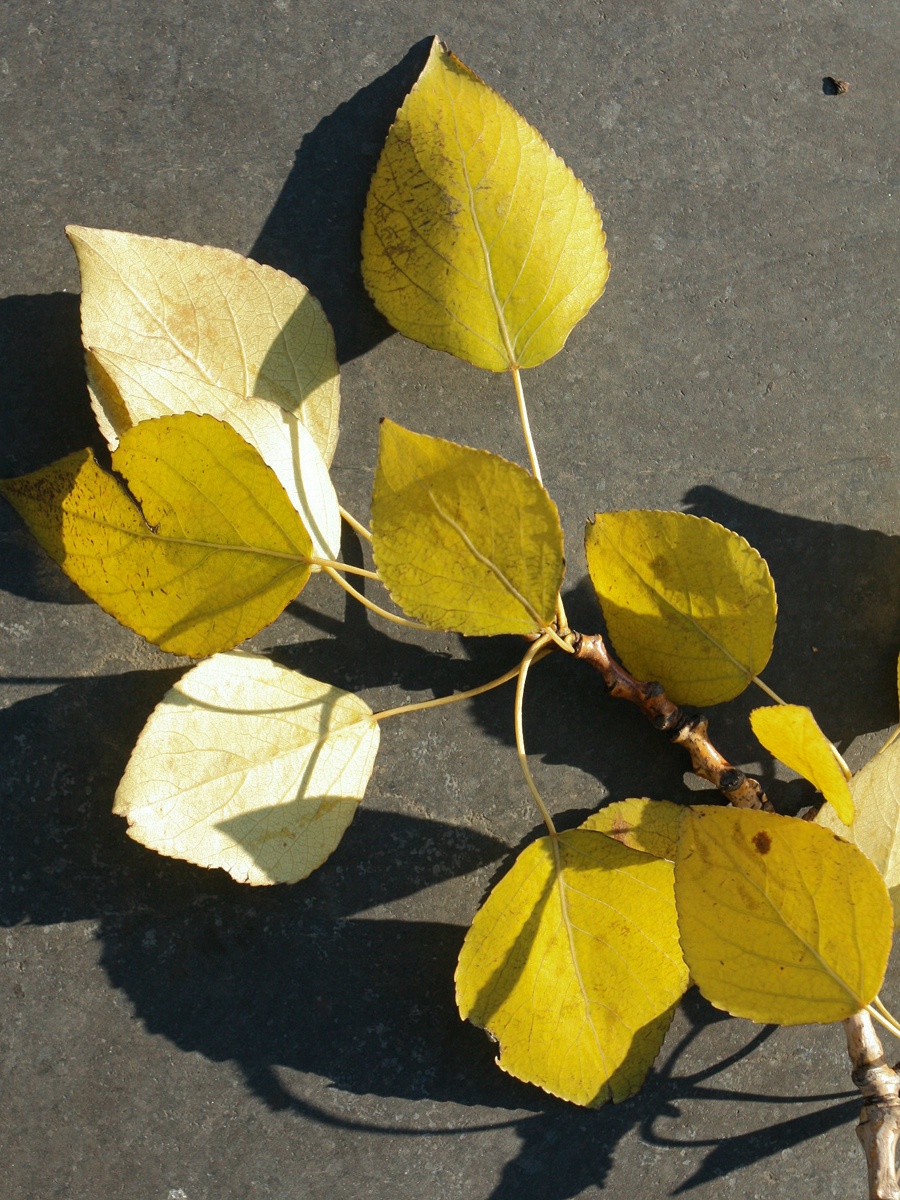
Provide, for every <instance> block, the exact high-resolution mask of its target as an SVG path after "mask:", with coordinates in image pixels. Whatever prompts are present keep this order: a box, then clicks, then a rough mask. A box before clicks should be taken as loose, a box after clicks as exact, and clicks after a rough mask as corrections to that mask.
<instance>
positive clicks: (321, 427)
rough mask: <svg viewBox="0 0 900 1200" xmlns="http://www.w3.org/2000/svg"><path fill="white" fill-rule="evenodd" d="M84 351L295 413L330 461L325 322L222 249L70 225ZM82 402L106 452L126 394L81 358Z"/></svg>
mask: <svg viewBox="0 0 900 1200" xmlns="http://www.w3.org/2000/svg"><path fill="white" fill-rule="evenodd" d="M66 232H67V233H68V236H69V240H70V241H71V243H72V245H73V246H74V248H75V253H76V254H77V256H78V266H79V267H80V269H81V292H82V295H81V332H82V341H83V342H84V345H85V347H86V349H88V350H106V351H109V352H111V353H114V354H122V355H126V356H128V357H130V358H132V359H136V360H138V361H140V362H142V363H143V364H144V370H145V372H149V370H150V369H151V368H153V367H160V368H166V369H168V370H170V371H176V372H181V373H182V374H184V375H185V376H186V377H187V378H188V379H190V378H192V379H194V380H197V381H198V382H199V383H201V384H204V383H205V384H211V385H213V386H219V387H223V388H226V389H227V390H228V391H230V392H234V393H236V394H237V395H239V396H258V397H261V398H263V399H266V400H273V401H275V403H276V404H279V405H281V407H282V408H285V409H287V410H288V411H289V412H294V413H296V414H297V415H298V416H299V417H300V420H301V421H303V423H304V424H305V425H306V427H307V429H308V430H309V432H310V433H311V434H312V436H313V439H314V440H315V442H316V445H317V446H318V447H319V450H320V452H321V454H322V457H323V458H324V459H325V461H326V463H330V462H331V459H332V457H333V455H334V448H335V445H336V443H337V436H338V408H339V405H340V397H339V391H338V366H337V359H336V358H335V354H334V336H333V334H332V332H331V326H330V325H329V324H328V321H327V320H326V319H325V315H324V313H323V312H322V309H321V307H320V305H319V303H318V301H317V300H315V299H314V298H313V297H312V296H311V295H310V294H309V292H308V291H307V289H306V288H305V287H304V286H303V284H302V283H298V282H297V280H296V279H291V277H290V276H289V275H285V274H283V272H281V271H276V270H274V269H273V268H272V267H264V266H261V265H260V264H259V263H255V262H252V261H251V260H250V259H248V258H243V257H242V256H241V255H240V254H235V253H234V252H233V251H231V250H219V249H216V248H215V247H212V246H194V245H191V244H190V243H189V242H176V241H172V240H170V239H169V238H153V237H140V236H138V235H137V234H133V233H117V232H114V231H113V230H107V229H86V228H83V227H81V226H78V225H70V226H69V228H68V229H67V230H66ZM87 366H88V382H89V385H90V388H91V403H92V405H93V407H94V412H95V415H96V417H97V420H98V422H99V425H100V429H101V431H102V433H103V436H104V437H105V438H106V439H107V441H108V442H109V443H110V445H111V446H114V445H115V443H116V439H117V438H118V436H119V435H120V434H122V433H124V431H125V430H126V429H128V428H129V427H130V426H131V425H133V424H134V418H133V417H132V416H131V414H130V398H129V396H128V395H127V393H126V394H122V393H119V392H118V391H117V389H116V388H115V387H113V388H110V387H109V383H108V380H107V379H106V377H105V373H104V371H103V368H102V364H100V365H99V366H98V363H97V360H96V359H92V358H91V357H90V356H89V357H88V362H87Z"/></svg>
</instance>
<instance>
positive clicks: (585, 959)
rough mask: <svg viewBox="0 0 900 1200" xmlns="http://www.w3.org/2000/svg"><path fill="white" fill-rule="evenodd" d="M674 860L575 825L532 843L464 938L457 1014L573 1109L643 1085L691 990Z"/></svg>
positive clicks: (514, 1067) (513, 1069) (520, 1073)
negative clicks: (677, 1010) (677, 912)
mask: <svg viewBox="0 0 900 1200" xmlns="http://www.w3.org/2000/svg"><path fill="white" fill-rule="evenodd" d="M672 876H673V868H672V864H671V863H667V862H662V861H661V860H660V859H656V858H651V857H650V856H649V855H646V854H640V853H638V852H637V851H635V850H630V849H628V848H627V847H626V846H621V845H619V843H618V842H615V841H613V840H612V839H611V838H608V837H604V836H602V835H600V834H597V833H593V832H590V831H588V830H583V829H581V830H574V831H572V832H569V833H563V834H560V835H559V836H558V837H557V838H549V837H545V838H541V839H540V840H539V841H537V842H533V843H532V844H531V845H530V846H528V847H527V849H525V850H524V851H523V852H522V854H520V855H519V858H518V859H517V860H516V863H515V865H514V866H513V868H512V870H511V871H510V872H509V874H507V875H506V876H505V877H504V878H503V879H502V880H501V881H500V883H498V884H497V886H496V887H495V888H494V890H493V891H492V892H491V894H490V896H489V897H488V899H487V901H486V902H485V904H484V905H483V907H482V908H481V910H480V912H479V913H478V914H477V916H476V917H475V920H474V922H473V924H472V928H471V929H470V930H469V932H468V934H467V935H466V939H465V942H464V943H463V948H462V952H461V953H460V958H459V965H458V967H457V971H456V998H457V1004H458V1006H459V1011H460V1013H461V1014H462V1016H463V1017H464V1018H466V1017H467V1018H468V1019H469V1020H471V1021H473V1022H474V1023H475V1024H476V1025H479V1026H481V1027H482V1028H484V1029H487V1030H488V1031H489V1032H490V1033H492V1034H493V1035H494V1037H495V1038H497V1040H498V1041H499V1043H500V1057H499V1059H498V1060H497V1061H498V1063H499V1065H500V1066H501V1067H502V1068H503V1069H504V1070H505V1071H508V1072H509V1073H510V1074H511V1075H514V1076H515V1077H516V1078H517V1079H522V1080H524V1081H525V1082H527V1083H535V1084H537V1085H538V1086H539V1087H542V1088H544V1090H545V1091H548V1092H550V1093H552V1094H553V1095H554V1096H561V1097H562V1098H563V1099H564V1100H570V1101H572V1102H573V1103H575V1104H582V1105H588V1106H596V1105H600V1104H602V1103H604V1102H605V1101H606V1100H609V1099H612V1100H624V1099H625V1098H626V1097H627V1096H630V1095H632V1094H633V1093H634V1092H636V1091H637V1090H638V1088H639V1087H640V1086H641V1083H642V1082H643V1080H644V1077H645V1075H646V1073H647V1071H648V1070H649V1069H650V1066H651V1065H652V1063H653V1060H654V1059H655V1057H656V1055H657V1053H658V1052H659V1048H660V1046H661V1045H662V1040H663V1038H664V1037H665V1033H666V1029H667V1028H668V1026H669V1022H670V1021H671V1018H672V1013H673V1011H674V1006H675V1005H676V1004H677V1002H678V1000H679V999H680V997H681V995H682V994H683V992H684V991H685V989H686V987H687V981H688V976H687V969H686V967H685V965H684V962H683V960H682V957H681V952H680V950H679V946H678V933H677V925H676V920H675V908H674V903H673V896H672V887H673V883H672Z"/></svg>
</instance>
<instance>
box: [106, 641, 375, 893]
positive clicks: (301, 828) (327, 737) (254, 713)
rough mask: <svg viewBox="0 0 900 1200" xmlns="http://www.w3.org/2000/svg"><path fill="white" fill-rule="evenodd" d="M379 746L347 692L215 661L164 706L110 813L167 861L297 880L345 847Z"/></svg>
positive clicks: (281, 670) (261, 666) (221, 658)
mask: <svg viewBox="0 0 900 1200" xmlns="http://www.w3.org/2000/svg"><path fill="white" fill-rule="evenodd" d="M378 739H379V730H378V722H377V721H375V720H374V719H373V718H372V713H371V710H370V709H369V708H368V707H367V705H365V704H364V703H363V702H362V700H360V699H359V698H358V697H357V696H354V695H352V694H351V693H350V692H343V691H341V690H340V688H336V687H331V686H330V685H329V684H326V683H319V681H318V680H316V679H309V678H307V677H306V676H304V675H300V674H299V673H298V672H296V671H289V670H287V668H285V667H281V666H278V665H277V664H275V663H273V662H271V661H270V660H269V659H266V658H258V657H256V656H255V655H250V654H242V653H240V652H239V651H238V652H234V653H232V654H217V655H215V656H214V657H213V658H209V659H207V660H206V661H205V662H202V663H200V664H199V665H198V666H196V667H194V668H193V670H191V671H189V672H188V673H187V674H186V675H185V676H184V677H183V678H182V679H181V680H179V682H178V683H177V684H176V685H175V686H174V687H173V688H172V689H171V690H170V691H169V692H167V693H166V695H165V696H164V697H163V699H162V702H161V703H160V704H159V705H157V707H156V709H155V710H154V712H153V714H152V715H151V717H150V720H149V721H148V722H147V724H146V726H145V727H144V730H143V732H142V734H141V736H140V738H139V739H138V743H137V745H136V746H135V748H134V751H133V752H132V755H131V759H130V760H129V763H128V766H127V768H126V770H125V775H124V776H123V778H122V782H121V783H120V784H119V788H118V791H117V792H116V801H115V807H114V810H113V811H114V812H116V813H117V814H118V815H119V816H122V817H127V818H128V823H129V829H128V833H129V836H131V837H133V838H134V839H135V841H137V842H140V843H141V844H142V845H144V846H149V848H150V849H151V850H157V851H158V852H159V853H160V854H166V855H168V856H169V857H170V858H182V859H186V860H187V861H188V862H192V863H196V864H197V865H198V866H201V867H221V868H222V869H223V870H225V871H227V872H228V874H229V875H231V876H233V878H235V879H236V880H238V882H239V883H251V884H266V883H295V882H296V881H297V880H298V879H303V878H304V877H305V876H307V875H309V873H310V872H311V871H314V870H315V869H316V867H318V866H320V865H321V864H322V863H323V862H324V861H325V859H326V858H328V856H329V855H330V854H331V852H332V851H333V850H334V848H335V847H336V846H337V844H338V842H339V841H340V840H341V838H342V836H343V834H344V830H345V829H346V828H347V826H348V825H349V824H350V822H351V820H352V819H353V816H354V814H355V813H356V809H357V806H358V805H359V802H360V801H361V800H362V798H363V793H364V792H365V790H366V784H367V783H368V781H369V776H370V775H371V774H372V766H373V764H374V762H375V754H376V752H377V750H378Z"/></svg>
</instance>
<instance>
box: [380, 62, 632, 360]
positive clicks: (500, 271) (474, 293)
mask: <svg viewBox="0 0 900 1200" xmlns="http://www.w3.org/2000/svg"><path fill="white" fill-rule="evenodd" d="M362 269H363V279H364V280H365V283H366V287H367V288H368V289H369V292H370V294H371V296H372V299H373V300H374V301H375V304H376V305H377V306H378V308H379V309H380V310H381V312H382V313H384V315H385V316H386V317H387V319H388V320H389V321H390V322H391V324H392V325H393V326H394V327H395V328H396V329H398V330H399V331H400V332H401V333H403V334H406V336H407V337H411V338H415V339H416V340H417V341H420V342H424V343H425V344H426V345H427V346H431V347H432V348H434V349H437V350H447V351H449V352H450V353H451V354H455V355H457V357H459V358H463V359H465V360H466V361H467V362H470V363H474V365H475V366H477V367H485V368H487V369H488V370H490V371H506V370H508V369H509V368H510V367H535V366H538V364H539V363H542V362H543V361H544V360H545V359H547V358H549V357H550V356H551V355H553V354H556V353H557V351H558V350H561V349H562V347H563V344H564V343H565V340H566V338H567V337H568V336H569V333H570V331H571V330H572V328H573V326H574V325H576V324H577V322H578V321H580V320H581V318H582V317H583V316H584V315H585V313H586V312H587V311H588V309H589V308H590V307H591V305H592V304H593V303H594V302H595V301H596V300H597V299H598V298H599V297H600V295H601V294H602V292H603V289H604V287H605V286H606V279H607V276H608V274H609V264H608V261H607V257H606V236H605V234H604V232H603V223H602V221H601V219H600V214H599V213H598V212H597V210H596V208H595V207H594V203H593V201H592V200H591V197H590V195H589V194H588V192H587V191H586V190H585V188H584V186H583V185H582V184H581V183H580V182H579V181H578V180H577V179H576V178H575V176H574V175H573V174H572V172H571V171H570V170H569V168H568V167H567V166H566V165H565V163H563V162H562V160H561V159H559V158H557V156H556V155H555V154H554V153H553V151H552V150H551V149H550V147H549V146H548V145H547V143H546V142H545V141H544V139H543V138H542V137H541V136H540V134H539V133H538V132H537V130H535V129H532V127H531V126H530V125H529V124H528V123H527V122H526V121H525V120H524V119H523V118H522V117H521V116H519V114H518V113H517V112H516V111H515V109H514V108H512V107H511V106H510V105H509V104H507V102H506V101H505V100H503V99H501V97H500V96H498V95H497V93H496V92H494V91H493V90H492V89H491V88H490V87H488V85H487V84H486V83H484V82H483V81H482V80H481V79H479V78H478V76H477V75H475V74H473V73H472V71H470V70H469V68H468V67H466V66H464V65H463V64H462V63H461V62H460V61H459V59H458V58H456V57H455V56H454V55H453V54H451V53H450V52H449V51H448V50H446V49H445V48H444V47H443V46H442V45H441V44H440V42H439V41H437V39H435V41H434V44H433V45H432V48H431V53H430V54H429V57H428V62H427V63H426V64H425V67H424V69H423V71H422V73H421V75H420V76H419V79H418V81H417V82H416V84H415V86H414V87H413V89H412V91H411V92H410V94H409V95H408V96H407V98H406V100H405V101H404V103H403V106H402V107H401V109H400V111H399V112H398V113H397V118H396V120H395V122H394V124H393V126H392V127H391V130H390V132H389V134H388V137H387V141H386V143H385V146H384V149H383V151H382V154H381V158H380V159H379V162H378V166H377V168H376V170H375V175H374V176H373V178H372V183H371V185H370V188H369V196H368V201H367V203H366V211H365V218H364V223H363V235H362Z"/></svg>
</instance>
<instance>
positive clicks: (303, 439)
mask: <svg viewBox="0 0 900 1200" xmlns="http://www.w3.org/2000/svg"><path fill="white" fill-rule="evenodd" d="M88 361H89V362H90V363H92V364H93V369H94V372H95V374H96V373H97V372H98V371H102V372H103V376H104V379H105V380H106V383H105V391H106V394H107V395H108V394H110V393H111V392H112V390H113V389H114V390H115V394H116V395H117V396H119V397H121V398H122V403H123V404H124V405H126V406H127V409H128V415H129V418H130V420H131V422H132V423H133V424H137V423H138V422H139V421H147V420H152V419H153V418H154V417H165V416H170V415H173V414H178V413H184V412H194V413H198V414H201V415H203V414H206V415H208V416H211V417H215V418H216V419H217V420H219V421H225V422H227V424H229V425H231V427H232V428H233V429H235V430H237V432H238V433H239V434H240V435H241V437H242V438H244V440H245V441H247V442H249V443H250V445H251V446H255V447H256V449H257V450H258V451H259V453H260V455H261V457H262V459H263V462H265V463H266V464H267V465H268V466H270V467H271V468H272V470H273V471H274V472H275V474H276V475H277V476H278V479H279V481H280V483H281V486H282V487H283V488H284V490H285V491H286V492H287V494H288V499H289V500H290V501H291V503H292V504H293V506H294V508H296V510H297V512H298V513H299V514H300V516H301V517H302V518H303V524H304V525H305V526H306V529H307V531H308V533H309V535H310V537H311V538H312V543H313V552H314V554H315V555H316V556H317V557H318V558H330V559H339V558H340V548H341V514H340V508H339V507H338V498H337V495H336V494H335V490H334V488H333V487H332V484H331V479H330V477H329V475H328V468H327V467H326V465H325V462H324V459H323V458H322V455H321V454H320V453H319V449H318V447H317V446H316V443H315V441H314V440H313V437H312V435H311V434H310V433H309V431H308V430H307V429H306V426H305V425H304V424H303V423H302V421H300V420H298V418H297V417H296V416H295V415H294V413H291V412H288V411H287V410H286V409H284V408H282V407H281V406H280V405H278V404H274V403H272V402H271V401H270V400H260V399H258V398H256V397H253V396H238V395H237V394H236V393H235V392H230V391H228V389H227V388H224V387H221V386H219V385H217V384H212V383H207V382H205V381H203V380H199V379H197V378H195V377H194V376H192V375H190V374H187V373H185V372H184V371H182V370H176V369H173V368H170V367H161V366H152V367H148V366H147V364H146V363H142V362H140V361H139V360H138V359H135V358H131V357H129V356H128V355H125V354H116V353H113V352H111V351H108V350H94V351H90V350H89V351H88Z"/></svg>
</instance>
